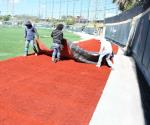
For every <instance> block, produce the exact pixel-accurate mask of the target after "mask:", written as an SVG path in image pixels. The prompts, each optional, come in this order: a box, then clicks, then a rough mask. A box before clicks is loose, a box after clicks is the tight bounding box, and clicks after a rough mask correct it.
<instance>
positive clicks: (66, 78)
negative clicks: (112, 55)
mask: <svg viewBox="0 0 150 125" xmlns="http://www.w3.org/2000/svg"><path fill="white" fill-rule="evenodd" d="M93 41H94V40H91V41H90V42H87V43H88V44H86V43H83V44H84V47H85V48H88V49H91V50H93V47H95V42H93ZM91 43H92V46H91V45H90V44H91ZM80 45H81V46H82V43H81V44H80ZM96 46H97V45H96ZM97 50H99V46H97V47H96V51H97ZM109 74H110V69H109V68H108V67H107V66H102V67H101V68H100V69H97V68H96V67H95V65H93V64H85V63H78V62H75V61H74V60H63V61H60V62H58V63H52V62H51V57H49V56H46V55H40V56H28V57H18V58H14V59H10V60H6V61H2V62H0V125H88V123H89V121H90V119H91V117H92V114H93V112H94V110H95V107H96V105H97V102H98V100H99V98H100V96H101V94H102V91H103V89H104V86H105V83H106V81H107V79H108V76H109Z"/></svg>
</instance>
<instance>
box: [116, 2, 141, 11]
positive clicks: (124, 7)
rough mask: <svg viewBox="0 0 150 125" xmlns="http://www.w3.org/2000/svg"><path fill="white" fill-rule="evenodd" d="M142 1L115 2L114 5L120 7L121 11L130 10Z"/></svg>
mask: <svg viewBox="0 0 150 125" xmlns="http://www.w3.org/2000/svg"><path fill="white" fill-rule="evenodd" d="M140 1H141V0H113V3H117V4H118V5H119V9H120V10H121V11H125V10H129V9H131V8H132V7H134V6H135V5H136V4H138V3H139V2H140Z"/></svg>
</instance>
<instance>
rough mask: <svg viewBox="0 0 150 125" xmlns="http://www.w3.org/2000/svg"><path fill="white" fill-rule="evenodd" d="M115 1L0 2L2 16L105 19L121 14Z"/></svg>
mask: <svg viewBox="0 0 150 125" xmlns="http://www.w3.org/2000/svg"><path fill="white" fill-rule="evenodd" d="M112 1H113V0H0V15H6V14H12V15H30V16H38V17H40V18H51V17H53V18H60V17H61V16H67V15H68V16H82V17H83V18H86V19H87V18H88V19H90V20H92V19H93V20H94V19H97V20H98V19H103V18H104V17H105V18H106V17H110V16H113V15H116V14H118V13H119V11H118V7H117V5H116V4H113V3H112ZM13 3H14V4H13Z"/></svg>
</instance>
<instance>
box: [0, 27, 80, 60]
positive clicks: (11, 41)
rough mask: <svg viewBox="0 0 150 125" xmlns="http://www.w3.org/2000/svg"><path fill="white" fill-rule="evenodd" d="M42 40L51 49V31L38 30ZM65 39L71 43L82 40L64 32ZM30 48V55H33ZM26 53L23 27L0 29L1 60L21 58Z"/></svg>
mask: <svg viewBox="0 0 150 125" xmlns="http://www.w3.org/2000/svg"><path fill="white" fill-rule="evenodd" d="M38 33H39V35H40V39H41V40H42V42H43V43H44V44H45V45H46V46H47V47H48V48H50V47H51V43H52V39H51V37H50V34H51V30H49V29H38ZM64 38H66V39H68V40H70V41H76V40H80V37H79V36H77V35H75V34H73V33H70V32H64ZM32 52H33V51H32V49H31V47H30V53H32ZM23 53H24V28H23V27H0V60H5V59H8V58H13V57H16V56H21V55H23Z"/></svg>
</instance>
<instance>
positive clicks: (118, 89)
mask: <svg viewBox="0 0 150 125" xmlns="http://www.w3.org/2000/svg"><path fill="white" fill-rule="evenodd" d="M114 63H115V64H114V66H115V69H114V70H112V71H111V74H110V77H109V79H108V81H107V83H106V86H105V88H104V91H103V94H102V96H101V98H100V100H99V102H98V105H97V107H96V110H95V112H94V114H93V117H92V119H91V121H90V123H89V125H145V121H144V115H143V109H142V104H141V98H140V92H139V86H138V80H137V76H136V67H135V64H134V61H133V59H132V58H131V57H127V56H124V55H123V51H122V50H121V49H119V52H118V54H117V55H115V58H114Z"/></svg>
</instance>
